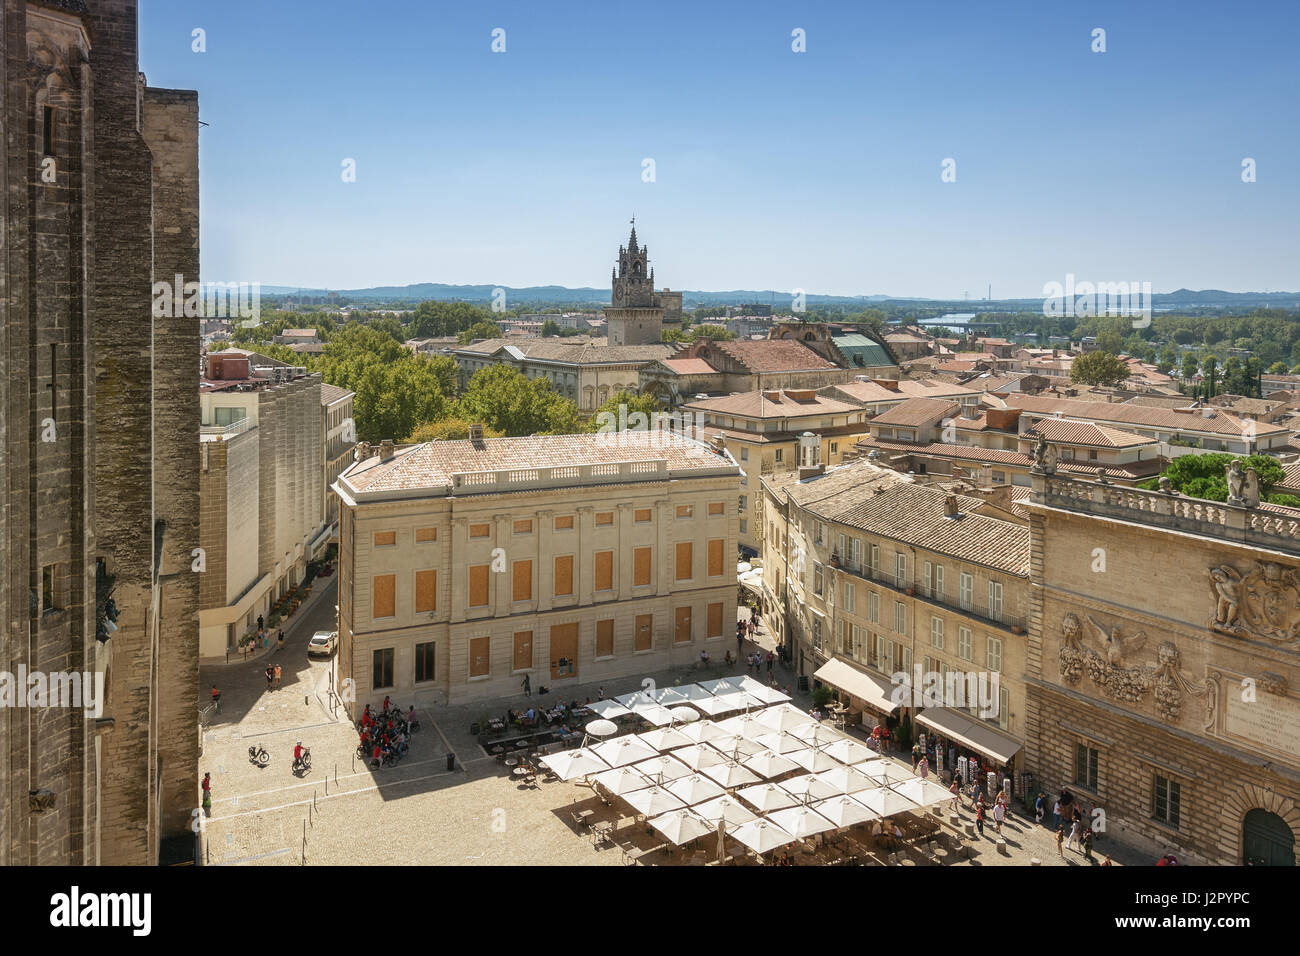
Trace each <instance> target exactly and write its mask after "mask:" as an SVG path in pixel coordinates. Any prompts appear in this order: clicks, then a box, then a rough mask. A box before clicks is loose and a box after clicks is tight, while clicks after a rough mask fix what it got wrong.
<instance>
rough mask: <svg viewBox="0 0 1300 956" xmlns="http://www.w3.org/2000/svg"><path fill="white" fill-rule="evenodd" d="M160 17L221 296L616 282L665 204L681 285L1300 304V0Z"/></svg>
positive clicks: (158, 56)
mask: <svg viewBox="0 0 1300 956" xmlns="http://www.w3.org/2000/svg"><path fill="white" fill-rule="evenodd" d="M140 6H141V26H140V43H141V68H142V69H143V70H144V71H145V73H146V74H147V76H148V79H149V83H150V84H151V85H153V86H163V87H179V88H187V89H197V90H198V91H199V103H200V113H201V116H202V119H203V120H204V121H205V122H206V123H208V124H210V125H208V126H206V127H204V128H203V129H202V132H201V134H200V174H201V181H202V197H201V201H202V260H203V276H204V278H205V279H221V280H227V281H229V280H240V281H250V282H251V281H259V282H262V283H264V284H268V285H272V284H275V285H294V284H301V285H304V286H318V287H325V288H359V287H364V286H376V285H405V284H408V283H413V282H449V283H494V284H501V285H510V286H524V285H543V284H552V283H554V284H561V285H569V286H582V285H590V286H603V285H608V280H609V270H610V267H611V265H612V264H613V260H614V256H615V254H616V252H617V247H618V245H619V244H620V243H621V242H622V241H624V240H625V239H626V236H627V230H628V219H629V218H630V217H631V216H632V215H633V214H635V215H636V218H637V233H638V236H639V237H640V238H641V240H642V241H643V242H645V243H647V244H648V245H649V246H650V254H651V261H652V264H653V265H654V267H655V269H656V273H657V279H658V283H659V285H661V286H668V287H670V288H681V289H712V290H723V289H735V288H758V289H776V290H779V291H785V292H788V291H789V290H791V289H794V288H802V289H805V290H806V291H808V292H817V293H830V294H842V295H849V294H878V293H880V294H889V295H917V296H928V297H936V298H938V297H954V298H955V297H961V296H962V294H963V293H964V292H969V294H970V297H971V298H982V297H983V296H984V295H985V293H986V291H987V286H988V283H992V288H993V295H994V296H995V297H1010V296H1039V295H1041V294H1042V291H1043V285H1044V284H1045V283H1047V282H1051V281H1058V282H1063V281H1064V279H1065V275H1066V274H1067V273H1073V274H1075V275H1076V277H1077V278H1078V279H1080V280H1089V281H1147V282H1151V283H1152V285H1153V287H1154V289H1155V291H1157V292H1162V291H1171V290H1173V289H1176V288H1179V287H1189V288H1221V289H1228V290H1234V291H1247V290H1256V291H1262V290H1265V289H1267V290H1273V291H1276V290H1279V289H1287V290H1295V289H1298V288H1300V267H1298V265H1297V264H1300V230H1298V229H1297V222H1300V124H1298V123H1297V118H1298V114H1300V108H1298V107H1297V103H1300V61H1298V60H1297V58H1296V57H1295V55H1294V48H1293V44H1294V37H1295V34H1296V29H1297V27H1298V26H1300V4H1297V3H1294V2H1290V0H1285V2H1284V0H1278V2H1271V3H1264V2H1240V0H1237V2H1231V3H1228V2H1222V3H1201V2H1143V3H1137V4H1134V3H1093V2H1090V3H1086V4H1085V3H1064V2H1056V0H1038V2H1023V3H998V2H989V3H985V2H981V3H978V4H976V3H969V2H954V3H947V2H928V3H883V2H876V0H862V2H842V3H815V2H814V3H767V2H762V0H746V2H743V3H730V2H719V3H708V2H705V0H695V2H675V0H673V2H658V3H611V2H609V0H605V2H600V3H597V2H592V3H577V2H567V0H548V2H546V3H532V2H524V0H514V2H509V3H493V2H477V0H476V2H473V3H464V2H457V3H443V2H435V0H427V2H400V0H392V2H382V0H373V2H370V3H362V2H357V0H350V2H344V0H311V2H307V0H275V2H267V0H141V3H140ZM498 27H499V28H502V29H504V30H505V31H506V33H505V41H506V52H505V53H493V52H492V51H491V43H492V36H491V33H492V30H493V29H494V28H498ZM1098 27H1100V28H1103V29H1105V31H1106V38H1105V39H1106V52H1105V53H1094V52H1092V50H1091V45H1092V31H1093V30H1094V28H1098ZM195 28H202V29H203V30H204V31H206V46H207V50H206V52H204V53H195V52H193V51H192V50H191V46H192V42H193V41H192V31H193V30H194V29H195ZM795 28H800V29H802V30H804V31H805V34H806V45H807V52H804V53H795V52H793V51H792V50H791V43H792V39H791V31H792V30H794V29H795ZM1246 157H1250V158H1253V159H1254V160H1255V161H1256V164H1257V181H1256V182H1254V183H1250V184H1246V183H1243V182H1242V180H1241V164H1242V160H1243V159H1244V158H1246ZM349 158H350V159H354V160H355V161H356V182H354V183H344V182H343V181H342V176H341V169H342V163H343V161H344V160H345V159H349ZM646 158H651V159H653V160H654V163H655V181H654V182H652V183H647V182H643V181H642V162H643V160H644V159H646ZM947 158H952V159H953V160H955V163H956V181H955V182H950V183H945V182H941V177H940V173H941V164H942V163H943V161H944V160H945V159H947Z"/></svg>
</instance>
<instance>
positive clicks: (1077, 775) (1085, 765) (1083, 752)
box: [1074, 743, 1097, 790]
mask: <svg viewBox="0 0 1300 956" xmlns="http://www.w3.org/2000/svg"><path fill="white" fill-rule="evenodd" d="M1074 782H1075V783H1076V784H1078V785H1079V786H1080V787H1087V788H1088V789H1089V790H1096V789H1097V751H1095V750H1093V749H1092V748H1091V747H1089V746H1088V745H1087V744H1084V743H1080V744H1076V745H1075V748H1074Z"/></svg>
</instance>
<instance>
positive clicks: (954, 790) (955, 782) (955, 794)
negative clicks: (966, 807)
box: [948, 774, 961, 813]
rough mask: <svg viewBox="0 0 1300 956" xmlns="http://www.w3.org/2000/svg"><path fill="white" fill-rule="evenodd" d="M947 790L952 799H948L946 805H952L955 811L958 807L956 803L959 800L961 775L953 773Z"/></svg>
mask: <svg viewBox="0 0 1300 956" xmlns="http://www.w3.org/2000/svg"><path fill="white" fill-rule="evenodd" d="M948 792H949V793H951V794H952V799H951V800H949V801H948V806H950V807H952V812H953V813H956V812H957V811H958V809H959V807H958V804H959V803H960V802H961V777H958V776H957V775H956V774H953V777H952V786H950V787H949V788H948Z"/></svg>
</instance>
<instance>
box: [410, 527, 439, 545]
mask: <svg viewBox="0 0 1300 956" xmlns="http://www.w3.org/2000/svg"><path fill="white" fill-rule="evenodd" d="M437 540H438V529H437V528H416V529H415V541H416V543H417V544H418V543H420V542H423V541H437Z"/></svg>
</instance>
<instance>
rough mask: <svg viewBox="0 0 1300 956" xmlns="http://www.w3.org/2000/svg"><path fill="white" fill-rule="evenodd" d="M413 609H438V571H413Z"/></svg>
mask: <svg viewBox="0 0 1300 956" xmlns="http://www.w3.org/2000/svg"><path fill="white" fill-rule="evenodd" d="M415 610H416V611H417V612H420V611H436V610H438V572H437V571H416V572H415Z"/></svg>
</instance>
